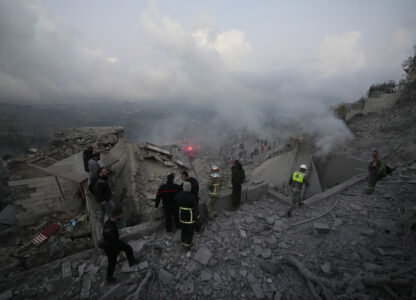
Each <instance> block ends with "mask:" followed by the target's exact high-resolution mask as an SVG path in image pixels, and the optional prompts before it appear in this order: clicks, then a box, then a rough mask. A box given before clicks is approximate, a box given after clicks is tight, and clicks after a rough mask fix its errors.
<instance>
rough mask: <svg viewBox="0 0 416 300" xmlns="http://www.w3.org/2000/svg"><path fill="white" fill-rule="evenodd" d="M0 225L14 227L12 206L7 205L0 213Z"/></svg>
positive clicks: (14, 216) (14, 215)
mask: <svg viewBox="0 0 416 300" xmlns="http://www.w3.org/2000/svg"><path fill="white" fill-rule="evenodd" d="M0 224H4V225H15V224H16V209H15V207H14V205H11V204H9V205H7V206H6V207H5V208H3V210H2V211H1V212H0Z"/></svg>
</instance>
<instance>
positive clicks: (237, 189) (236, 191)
mask: <svg viewBox="0 0 416 300" xmlns="http://www.w3.org/2000/svg"><path fill="white" fill-rule="evenodd" d="M231 198H232V199H233V206H234V207H238V206H240V202H241V185H233V192H232V194H231Z"/></svg>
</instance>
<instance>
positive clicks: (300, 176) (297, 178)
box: [292, 171, 305, 183]
mask: <svg viewBox="0 0 416 300" xmlns="http://www.w3.org/2000/svg"><path fill="white" fill-rule="evenodd" d="M304 178H305V173H302V172H299V171H295V172H294V173H293V176H292V180H294V181H296V182H299V183H303V180H304Z"/></svg>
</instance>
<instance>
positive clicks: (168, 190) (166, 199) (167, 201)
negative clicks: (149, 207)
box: [155, 181, 181, 207]
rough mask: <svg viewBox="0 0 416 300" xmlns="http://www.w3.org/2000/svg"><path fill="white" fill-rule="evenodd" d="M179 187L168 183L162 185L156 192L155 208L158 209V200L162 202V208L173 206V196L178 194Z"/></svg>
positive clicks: (170, 182)
mask: <svg viewBox="0 0 416 300" xmlns="http://www.w3.org/2000/svg"><path fill="white" fill-rule="evenodd" d="M180 189H181V187H180V186H179V185H178V184H176V183H173V182H172V181H168V182H166V183H165V184H162V185H161V186H160V187H159V189H158V190H157V194H156V201H155V207H159V203H160V200H162V203H163V206H175V205H176V204H175V195H176V194H177V193H179V191H180Z"/></svg>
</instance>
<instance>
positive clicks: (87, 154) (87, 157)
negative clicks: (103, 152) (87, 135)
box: [82, 146, 94, 173]
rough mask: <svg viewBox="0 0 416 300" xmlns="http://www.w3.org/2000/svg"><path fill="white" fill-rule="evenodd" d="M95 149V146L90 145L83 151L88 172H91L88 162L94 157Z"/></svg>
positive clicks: (85, 168)
mask: <svg viewBox="0 0 416 300" xmlns="http://www.w3.org/2000/svg"><path fill="white" fill-rule="evenodd" d="M93 151H94V147H93V146H88V148H87V149H85V150H84V152H83V153H82V159H83V160H84V170H85V172H87V173H88V172H89V171H88V162H89V160H90V159H91V158H92V154H93Z"/></svg>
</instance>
